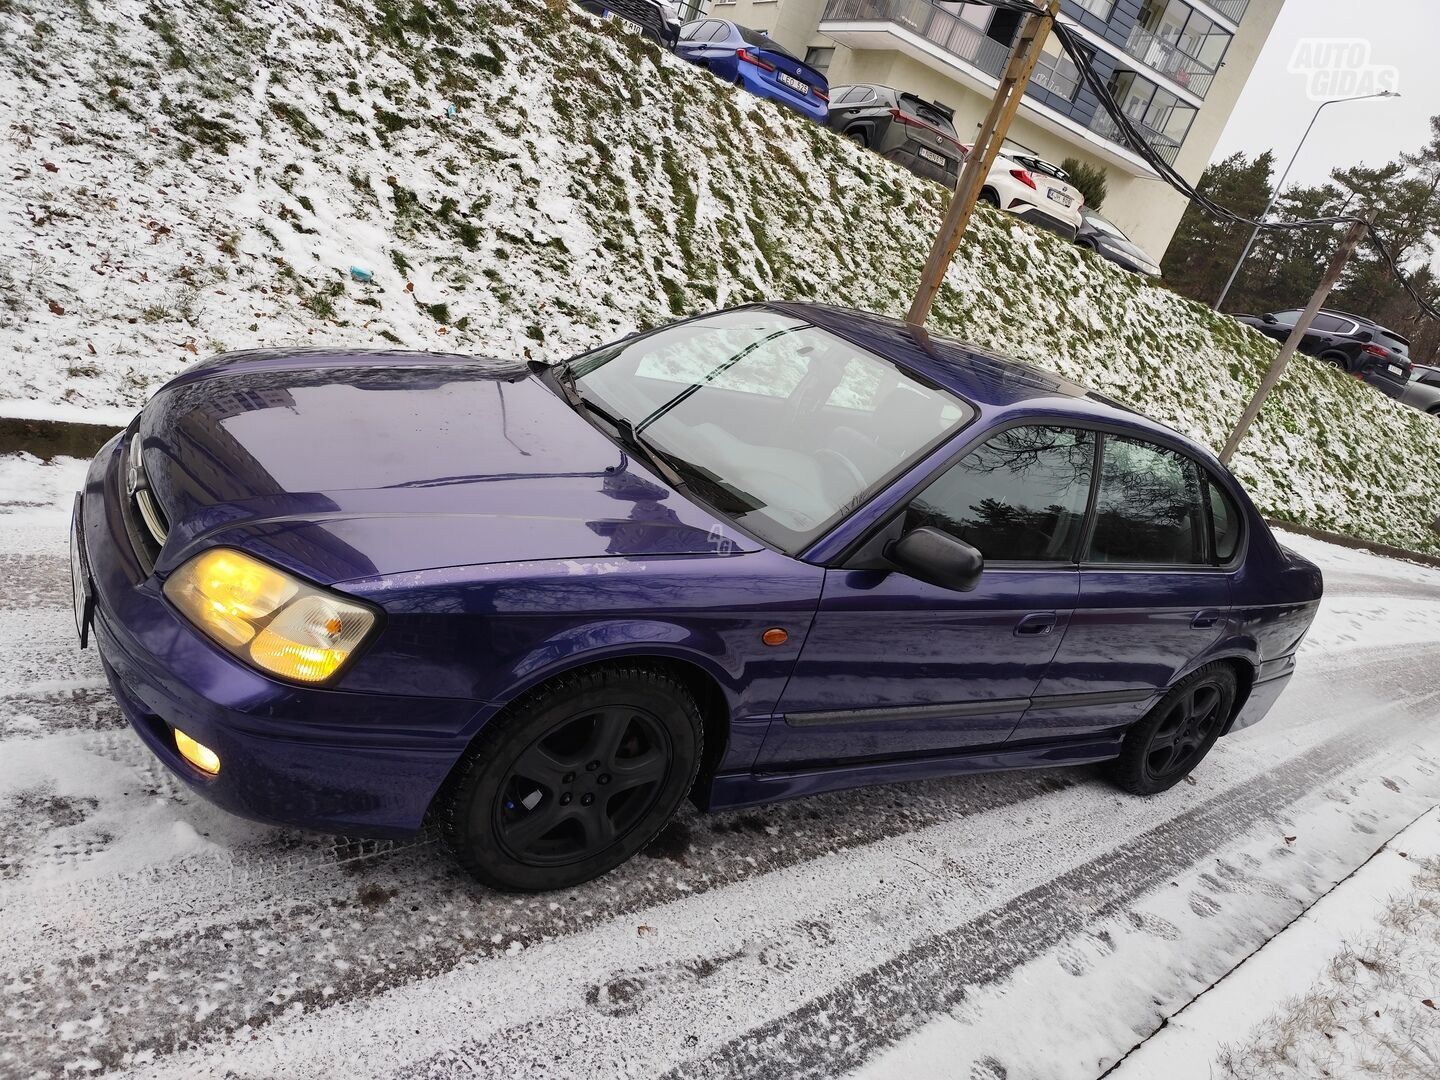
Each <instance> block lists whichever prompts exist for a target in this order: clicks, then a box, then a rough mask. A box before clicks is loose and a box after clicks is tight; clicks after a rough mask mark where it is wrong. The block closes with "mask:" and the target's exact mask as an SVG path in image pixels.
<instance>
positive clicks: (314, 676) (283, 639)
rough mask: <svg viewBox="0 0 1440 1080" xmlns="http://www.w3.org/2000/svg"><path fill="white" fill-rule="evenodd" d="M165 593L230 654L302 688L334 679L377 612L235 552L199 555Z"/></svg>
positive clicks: (169, 582)
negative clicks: (301, 685)
mask: <svg viewBox="0 0 1440 1080" xmlns="http://www.w3.org/2000/svg"><path fill="white" fill-rule="evenodd" d="M165 595H166V597H168V598H169V600H170V602H171V603H172V604H174V605H175V606H176V607H177V608H178V609H179V610H180V613H181V614H183V615H184V616H185V617H186V618H187V619H189V620H190V621H191V622H192V623H194V624H195V625H196V626H197V627H199V628H200V629H201V630H203V631H204V632H205V634H206V635H208V636H209V637H210V638H212V639H213V640H214V641H215V643H216V644H218V645H219V646H221V647H222V648H224V649H225V650H226V651H227V652H230V653H232V654H234V655H235V656H238V657H239V658H240V659H242V660H245V661H248V662H249V663H251V664H254V665H255V666H256V667H258V668H261V669H262V670H264V671H268V672H270V673H272V674H274V675H279V676H280V677H281V678H283V679H290V680H292V681H294V682H300V683H321V682H326V681H327V680H329V679H330V678H332V677H333V676H334V675H335V673H336V672H338V671H339V670H340V669H341V668H342V667H343V666H344V665H345V662H346V661H347V660H348V659H349V658H350V656H351V655H352V654H353V653H354V651H355V649H356V648H357V647H358V646H359V644H360V643H361V642H362V641H363V640H364V639H365V637H366V635H367V634H369V633H370V631H371V629H372V628H373V627H374V626H375V613H374V612H373V611H371V610H370V609H369V608H367V607H365V606H363V605H361V604H358V603H355V602H354V601H351V600H346V599H343V598H341V597H339V596H337V595H335V594H334V593H331V592H327V591H325V590H323V589H317V588H316V587H315V586H313V585H307V584H306V583H305V582H303V581H300V580H299V579H298V578H294V577H291V576H290V575H289V574H287V573H285V572H284V571H282V570H277V569H275V568H274V567H273V566H271V565H270V564H268V563H263V562H261V561H260V560H259V559H254V558H251V557H250V556H249V555H246V554H244V553H243V552H240V551H236V550H235V549H233V548H212V549H211V550H210V551H206V552H203V553H202V554H200V555H197V556H195V558H193V559H191V560H190V561H189V562H187V563H186V564H185V565H184V566H182V567H180V569H178V570H176V571H175V572H174V573H173V574H171V575H170V577H169V579H168V580H167V581H166V582H165Z"/></svg>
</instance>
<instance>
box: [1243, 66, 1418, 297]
mask: <svg viewBox="0 0 1440 1080" xmlns="http://www.w3.org/2000/svg"><path fill="white" fill-rule="evenodd" d="M1399 96H1400V95H1399V94H1398V93H1397V92H1396V91H1394V90H1381V91H1380V92H1379V93H1378V94H1361V95H1359V96H1358V97H1345V98H1331V99H1330V100H1329V101H1322V102H1321V103H1320V104H1319V105H1317V106H1316V107H1315V115H1314V116H1312V117H1311V118H1310V127H1307V128H1306V129H1305V134H1304V135H1301V136H1300V142H1299V144H1298V145H1297V146H1296V147H1295V153H1293V154H1291V155H1290V164H1289V165H1286V166H1285V171H1284V172H1283V173H1281V174H1280V182H1279V183H1278V184H1276V185H1275V194H1273V195H1271V196H1270V201H1269V202H1268V203H1266V204H1265V209H1264V210H1262V211H1260V217H1259V218H1257V219H1256V220H1257V222H1260V223H1263V222H1264V221H1265V219H1266V218H1267V217H1269V216H1270V211H1271V210H1273V209H1274V208H1275V204H1276V203H1277V202H1278V201H1279V200H1280V191H1281V189H1283V188H1284V187H1285V179H1286V177H1288V176H1289V175H1290V169H1291V167H1292V166H1294V164H1295V159H1296V158H1298V157H1299V156H1300V148H1301V147H1303V146H1304V145H1305V140H1306V139H1308V138H1309V137H1310V128H1313V127H1314V126H1315V121H1316V120H1319V119H1320V110H1321V109H1323V108H1325V106H1326V105H1334V104H1336V103H1338V102H1341V101H1369V100H1370V99H1371V98H1398V97H1399ZM1259 235H1260V225H1259V224H1257V225H1256V226H1255V231H1254V232H1252V233H1251V234H1250V239H1249V240H1247V241H1245V250H1244V251H1242V252H1240V258H1238V259H1236V260H1235V269H1233V270H1231V271H1230V276H1229V277H1228V278H1226V279H1225V287H1224V288H1223V289H1221V290H1220V295H1219V296H1218V297H1217V298H1216V300H1215V310H1216V311H1219V310H1220V305H1221V304H1223V303H1225V297H1227V296H1229V295H1230V286H1231V285H1234V284H1235V279H1236V278H1237V277H1239V276H1240V267H1242V266H1244V265H1245V257H1246V256H1247V255H1249V254H1250V249H1251V248H1252V247H1254V246H1255V239H1256V238H1257V237H1258V236H1259Z"/></svg>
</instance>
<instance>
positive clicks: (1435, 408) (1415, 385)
mask: <svg viewBox="0 0 1440 1080" xmlns="http://www.w3.org/2000/svg"><path fill="white" fill-rule="evenodd" d="M1396 400H1398V401H1400V402H1401V403H1402V404H1405V405H1409V406H1410V407H1411V408H1412V409H1419V410H1420V411H1421V412H1423V413H1429V414H1430V415H1431V416H1440V368H1436V367H1429V366H1428V365H1426V364H1416V365H1415V366H1414V367H1412V368H1411V369H1410V381H1409V382H1408V383H1406V385H1405V389H1403V390H1401V391H1400V395H1399V397H1398V398H1397V399H1396Z"/></svg>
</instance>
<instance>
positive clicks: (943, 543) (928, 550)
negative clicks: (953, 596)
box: [885, 525, 985, 592]
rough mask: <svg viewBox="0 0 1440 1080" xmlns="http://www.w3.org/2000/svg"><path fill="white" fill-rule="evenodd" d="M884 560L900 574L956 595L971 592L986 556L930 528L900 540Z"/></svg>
mask: <svg viewBox="0 0 1440 1080" xmlns="http://www.w3.org/2000/svg"><path fill="white" fill-rule="evenodd" d="M885 557H886V558H887V559H889V560H890V562H891V563H893V564H894V565H895V567H896V568H897V569H898V570H900V572H901V573H904V574H909V575H910V576H911V577H913V578H915V579H916V580H917V581H923V582H925V583H926V584H927V585H934V586H936V587H938V588H941V589H950V590H952V591H954V592H970V591H971V590H972V589H974V588H975V586H976V585H978V584H979V583H980V572H981V571H982V570H984V569H985V556H984V555H982V554H980V552H979V550H978V549H976V548H974V547H971V546H970V545H969V544H967V543H965V541H964V540H957V539H956V538H955V537H953V536H951V535H950V534H949V533H947V532H942V531H941V530H939V529H935V528H931V527H930V526H928V525H927V526H923V527H921V528H919V529H912V530H911V531H910V532H908V533H906V534H905V535H904V536H902V537H900V539H899V540H896V541H895V542H894V543H893V544H891V545H890V547H889V549H888V550H887V551H886V552H885Z"/></svg>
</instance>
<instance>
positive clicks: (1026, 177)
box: [963, 145, 1085, 241]
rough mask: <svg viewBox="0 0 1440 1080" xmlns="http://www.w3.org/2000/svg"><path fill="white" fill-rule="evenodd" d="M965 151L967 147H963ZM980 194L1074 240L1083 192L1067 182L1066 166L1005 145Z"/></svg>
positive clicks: (1020, 215) (995, 204)
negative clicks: (1061, 166)
mask: <svg viewBox="0 0 1440 1080" xmlns="http://www.w3.org/2000/svg"><path fill="white" fill-rule="evenodd" d="M963 149H964V150H965V152H966V153H969V152H970V147H969V146H968V145H965V146H964V147H963ZM980 198H981V199H983V200H984V201H985V202H988V203H989V204H990V205H991V206H995V207H999V208H1000V209H1001V210H1008V211H1010V213H1012V214H1015V215H1017V216H1018V217H1022V218H1024V219H1025V220H1026V221H1029V222H1031V223H1032V224H1035V225H1039V226H1041V227H1042V228H1045V229H1049V230H1051V231H1052V232H1057V233H1059V234H1060V235H1061V236H1063V237H1065V239H1067V240H1072V241H1073V240H1074V239H1075V234H1076V233H1077V232H1078V231H1079V230H1080V225H1081V222H1082V220H1083V219H1082V218H1081V216H1080V209H1081V207H1083V206H1084V205H1085V196H1083V195H1081V194H1080V191H1079V189H1077V188H1076V187H1074V186H1073V185H1072V184H1070V183H1068V182H1067V176H1066V173H1065V170H1064V169H1062V168H1060V166H1059V165H1054V164H1052V163H1050V162H1048V161H1046V160H1045V159H1044V158H1042V157H1036V156H1035V155H1033V154H1029V153H1025V152H1022V151H1021V150H1019V149H1016V148H1012V147H1010V146H1008V145H1007V146H1006V147H1005V148H1004V149H1003V150H1002V151H1001V152H1000V153H999V154H998V155H997V156H996V158H995V164H994V165H992V166H991V167H990V172H989V174H988V175H987V176H986V177H985V186H984V187H983V188H981V190H980Z"/></svg>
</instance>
